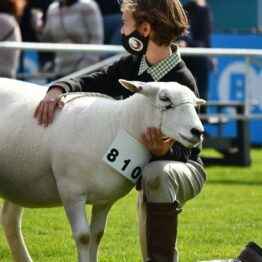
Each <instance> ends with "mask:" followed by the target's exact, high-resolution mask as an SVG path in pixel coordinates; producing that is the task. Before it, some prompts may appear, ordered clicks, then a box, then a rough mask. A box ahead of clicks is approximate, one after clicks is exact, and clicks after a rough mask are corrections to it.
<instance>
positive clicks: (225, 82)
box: [206, 34, 262, 144]
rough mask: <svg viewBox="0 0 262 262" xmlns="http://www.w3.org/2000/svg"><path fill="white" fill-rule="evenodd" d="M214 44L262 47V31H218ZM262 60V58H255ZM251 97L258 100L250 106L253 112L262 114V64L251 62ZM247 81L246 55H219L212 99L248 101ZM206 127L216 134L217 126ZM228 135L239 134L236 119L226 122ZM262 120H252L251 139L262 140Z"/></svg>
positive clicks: (258, 142)
mask: <svg viewBox="0 0 262 262" xmlns="http://www.w3.org/2000/svg"><path fill="white" fill-rule="evenodd" d="M212 46H213V47H214V48H244V49H261V47H262V35H251V34H250V35H246V34H244V35H233V34H230V35H229V34H214V35H213V37H212ZM255 59H256V60H257V61H259V62H260V63H261V62H262V59H261V58H255ZM249 77H250V94H249V97H250V99H251V101H255V102H256V103H257V105H256V106H253V107H252V108H251V110H250V113H252V114H258V113H259V114H262V67H261V66H259V65H257V64H255V63H251V64H250V66H249ZM245 84H246V65H245V58H244V57H228V56H219V57H217V68H216V71H215V72H214V73H211V74H210V83H209V100H215V101H244V100H245ZM223 113H229V114H230V113H235V112H234V109H226V110H225V111H224V112H223ZM206 129H207V131H208V132H210V133H212V134H214V135H215V134H216V129H215V128H214V127H212V126H211V125H207V126H206ZM223 132H224V135H225V136H235V135H236V129H235V121H230V122H229V123H228V124H225V125H224V128H223ZM261 134H262V120H251V121H250V141H251V143H252V144H262V136H261Z"/></svg>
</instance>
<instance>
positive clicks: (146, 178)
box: [142, 162, 168, 190]
mask: <svg viewBox="0 0 262 262" xmlns="http://www.w3.org/2000/svg"><path fill="white" fill-rule="evenodd" d="M167 180H168V174H167V173H166V172H165V171H164V169H163V167H162V165H159V164H158V163H157V162H152V163H150V164H149V165H147V166H146V167H145V168H144V169H143V173H142V188H143V189H150V190H157V189H158V188H160V187H161V186H162V185H164V184H166V182H167Z"/></svg>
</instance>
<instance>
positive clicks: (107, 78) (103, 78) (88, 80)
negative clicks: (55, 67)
mask: <svg viewBox="0 0 262 262" xmlns="http://www.w3.org/2000/svg"><path fill="white" fill-rule="evenodd" d="M124 61H125V59H124V58H122V59H120V60H119V61H117V62H115V63H113V64H111V65H109V66H108V67H106V68H104V69H102V70H101V71H99V72H96V73H93V74H90V75H85V76H82V77H80V78H74V79H73V78H70V79H66V80H63V81H57V82H55V83H54V84H53V85H52V86H50V88H49V90H50V89H51V88H54V87H59V88H62V89H63V91H64V92H65V93H68V92H97V93H102V94H106V95H109V96H119V95H122V93H123V87H122V86H121V84H120V83H119V81H118V80H119V79H120V78H123V75H122V68H123V67H124Z"/></svg>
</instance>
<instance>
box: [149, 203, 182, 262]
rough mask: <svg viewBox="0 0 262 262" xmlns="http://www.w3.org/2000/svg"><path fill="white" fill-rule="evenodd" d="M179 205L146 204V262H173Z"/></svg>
mask: <svg viewBox="0 0 262 262" xmlns="http://www.w3.org/2000/svg"><path fill="white" fill-rule="evenodd" d="M178 206H179V203H178V202H177V201H175V202H174V203H147V220H146V229H147V230H146V231H147V253H148V259H147V262H173V257H174V250H175V245H176V236H177V221H178V217H177V216H178V213H180V212H181V211H182V209H181V208H178Z"/></svg>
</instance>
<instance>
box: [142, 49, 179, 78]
mask: <svg viewBox="0 0 262 262" xmlns="http://www.w3.org/2000/svg"><path fill="white" fill-rule="evenodd" d="M171 48H172V51H173V54H172V55H171V56H169V57H167V58H166V59H164V60H163V61H161V62H160V63H158V64H156V65H154V66H151V67H150V66H149V65H148V63H147V61H146V56H145V55H143V57H142V59H141V62H140V67H139V71H138V75H141V74H143V73H144V72H145V71H146V72H147V73H148V74H150V75H151V76H152V78H153V79H154V81H155V82H157V81H159V80H160V79H161V78H162V77H163V76H165V75H166V74H167V73H168V72H169V71H171V70H172V69H173V68H174V67H175V66H176V65H177V64H178V63H179V62H180V61H181V56H180V52H179V49H178V46H177V45H175V44H172V46H171Z"/></svg>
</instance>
